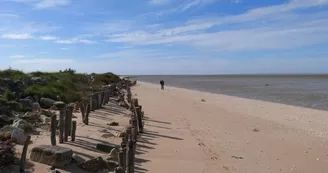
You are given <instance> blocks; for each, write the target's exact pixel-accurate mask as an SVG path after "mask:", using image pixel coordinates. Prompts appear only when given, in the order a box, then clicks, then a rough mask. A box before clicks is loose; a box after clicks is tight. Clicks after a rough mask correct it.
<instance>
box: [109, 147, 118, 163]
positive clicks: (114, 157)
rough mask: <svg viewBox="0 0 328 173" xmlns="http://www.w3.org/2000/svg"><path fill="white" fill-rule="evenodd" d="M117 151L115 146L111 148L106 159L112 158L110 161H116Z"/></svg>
mask: <svg viewBox="0 0 328 173" xmlns="http://www.w3.org/2000/svg"><path fill="white" fill-rule="evenodd" d="M118 153H119V150H118V149H117V148H113V149H112V150H111V151H110V153H109V156H110V157H109V158H107V160H112V161H115V162H118Z"/></svg>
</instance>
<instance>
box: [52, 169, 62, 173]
mask: <svg viewBox="0 0 328 173" xmlns="http://www.w3.org/2000/svg"><path fill="white" fill-rule="evenodd" d="M49 173H60V171H58V170H55V169H54V170H49Z"/></svg>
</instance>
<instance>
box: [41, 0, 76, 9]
mask: <svg viewBox="0 0 328 173" xmlns="http://www.w3.org/2000/svg"><path fill="white" fill-rule="evenodd" d="M70 3H71V1H70V0H41V1H39V2H37V3H36V4H35V6H36V7H37V8H40V9H43V8H53V7H57V6H65V5H68V4H70Z"/></svg>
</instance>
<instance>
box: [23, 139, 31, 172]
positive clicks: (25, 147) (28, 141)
mask: <svg viewBox="0 0 328 173" xmlns="http://www.w3.org/2000/svg"><path fill="white" fill-rule="evenodd" d="M30 139H31V136H30V135H28V136H27V138H26V141H25V143H24V147H23V152H22V155H21V160H20V172H25V161H26V154H27V147H28V144H29V143H30Z"/></svg>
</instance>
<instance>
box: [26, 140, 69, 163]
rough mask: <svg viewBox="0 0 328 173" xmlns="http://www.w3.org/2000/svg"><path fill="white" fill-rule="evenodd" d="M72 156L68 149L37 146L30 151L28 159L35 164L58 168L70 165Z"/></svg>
mask: <svg viewBox="0 0 328 173" xmlns="http://www.w3.org/2000/svg"><path fill="white" fill-rule="evenodd" d="M72 155H73V151H72V149H69V148H65V147H60V146H51V145H39V146H36V147H34V148H33V149H32V150H31V155H30V159H31V160H32V161H35V162H39V163H43V164H47V165H50V166H53V167H56V168H60V167H64V166H66V165H68V164H69V163H71V161H72Z"/></svg>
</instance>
